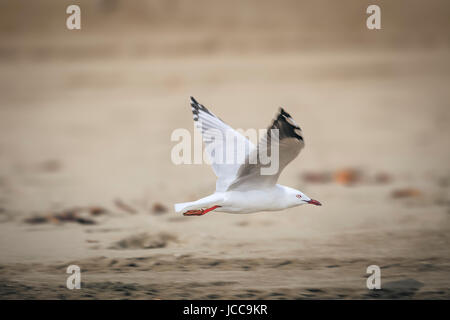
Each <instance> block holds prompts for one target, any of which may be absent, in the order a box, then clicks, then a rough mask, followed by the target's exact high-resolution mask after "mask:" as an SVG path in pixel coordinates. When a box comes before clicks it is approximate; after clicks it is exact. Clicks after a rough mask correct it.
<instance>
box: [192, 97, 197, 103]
mask: <svg viewBox="0 0 450 320" xmlns="http://www.w3.org/2000/svg"><path fill="white" fill-rule="evenodd" d="M191 101H192V102H193V103H195V104H198V102H197V100H195V98H194V97H193V96H191Z"/></svg>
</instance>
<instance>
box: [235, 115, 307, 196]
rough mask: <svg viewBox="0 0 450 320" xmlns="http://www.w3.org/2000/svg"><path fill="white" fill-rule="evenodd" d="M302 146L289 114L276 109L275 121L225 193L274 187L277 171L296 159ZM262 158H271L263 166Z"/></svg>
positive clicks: (296, 126) (298, 130)
mask: <svg viewBox="0 0 450 320" xmlns="http://www.w3.org/2000/svg"><path fill="white" fill-rule="evenodd" d="M304 146H305V143H304V140H303V134H302V130H301V129H300V127H299V126H298V125H297V124H296V123H295V121H294V120H293V119H292V117H291V116H290V115H289V113H287V112H286V111H284V110H283V109H282V108H280V111H279V113H278V115H277V117H276V118H275V120H273V122H272V124H271V125H270V127H269V128H268V129H267V132H266V134H265V135H264V136H263V137H262V138H261V140H260V141H259V143H258V148H257V149H255V150H254V151H253V152H252V153H251V154H249V156H248V158H247V160H246V162H245V163H244V164H242V166H241V167H240V168H239V171H238V174H237V176H236V180H235V181H233V183H232V184H231V185H230V187H229V188H228V190H249V189H255V188H263V187H269V186H272V185H275V184H276V183H277V180H278V177H279V176H280V173H281V171H282V170H283V169H284V168H285V167H286V166H287V165H288V164H289V162H291V161H292V160H294V159H295V157H297V155H298V154H299V153H300V151H301V150H302V149H303V147H304ZM276 148H277V150H278V157H277V154H276ZM262 155H267V158H268V159H270V158H271V162H270V163H269V164H263V163H267V161H262V160H263V159H262V158H261V156H262ZM251 159H253V163H254V164H252V160H251ZM273 161H278V162H277V163H274V162H273ZM277 164H278V165H277Z"/></svg>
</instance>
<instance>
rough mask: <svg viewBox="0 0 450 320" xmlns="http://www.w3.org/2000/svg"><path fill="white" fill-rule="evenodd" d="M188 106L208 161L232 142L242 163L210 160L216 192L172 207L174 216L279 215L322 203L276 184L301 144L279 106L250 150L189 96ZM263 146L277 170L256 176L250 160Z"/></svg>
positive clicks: (243, 139)
mask: <svg viewBox="0 0 450 320" xmlns="http://www.w3.org/2000/svg"><path fill="white" fill-rule="evenodd" d="M191 106H192V113H193V117H194V123H195V126H196V128H197V129H198V130H200V132H201V133H202V138H203V142H204V143H205V149H206V150H207V154H208V155H209V157H210V159H214V156H215V155H216V154H217V153H218V151H220V150H218V148H223V146H224V145H227V144H228V143H229V142H230V141H226V140H227V139H228V140H231V139H233V140H234V141H237V143H238V144H239V143H240V144H241V145H243V146H245V161H244V162H243V163H240V162H238V161H235V162H233V163H227V162H226V163H223V161H222V162H220V161H211V162H212V163H211V165H212V168H213V170H214V173H215V174H216V176H217V181H216V191H215V192H214V193H213V194H212V195H209V196H207V197H204V198H201V199H199V200H196V201H192V202H184V203H177V204H175V206H174V207H175V212H177V213H181V212H182V213H183V215H185V216H202V215H204V214H205V213H208V212H211V211H213V210H215V211H216V212H227V213H253V212H261V211H279V210H283V209H287V208H292V207H296V206H300V205H303V204H306V203H307V204H312V205H316V206H321V205H322V204H321V203H320V202H319V201H317V200H314V199H311V198H310V197H308V196H307V195H306V194H304V193H303V192H301V191H299V190H296V189H293V188H290V187H287V186H283V185H280V184H277V180H278V177H279V176H280V173H281V171H282V170H283V169H284V168H285V167H286V166H287V165H288V164H289V163H290V162H291V161H292V160H294V159H295V158H296V157H297V155H298V154H299V153H300V151H301V150H302V149H303V147H304V145H305V144H304V140H303V134H302V130H301V129H300V127H299V126H298V125H297V124H296V123H295V121H294V120H293V119H292V117H291V116H290V115H289V113H287V112H286V111H285V110H284V109H283V108H280V110H279V112H278V114H277V116H276V117H275V119H274V120H273V121H272V123H271V125H270V126H269V128H268V129H267V130H266V131H265V134H264V135H263V136H262V137H261V139H260V141H259V142H258V145H257V146H255V145H254V144H253V143H252V142H251V141H250V140H248V139H247V138H246V137H245V136H244V135H242V134H240V133H239V132H238V131H236V130H234V129H233V128H231V127H230V126H228V125H227V124H225V122H223V121H222V120H220V119H219V118H218V117H216V116H215V115H214V114H213V113H212V112H211V111H209V110H208V109H207V108H206V107H205V106H203V105H202V104H200V103H198V102H197V100H195V99H194V98H193V97H191ZM214 133H216V134H214ZM217 133H218V134H217ZM218 142H220V143H218ZM269 146H270V148H272V147H276V148H278V155H279V160H278V163H279V164H278V170H277V172H275V173H274V174H262V170H261V169H262V168H264V165H263V164H262V163H261V162H259V163H258V162H257V161H256V163H252V162H255V161H250V159H257V157H258V155H259V154H258V152H261V150H266V149H269ZM270 150H273V149H270ZM226 151H227V150H225V151H224V152H226ZM229 152H236V151H235V150H233V151H229Z"/></svg>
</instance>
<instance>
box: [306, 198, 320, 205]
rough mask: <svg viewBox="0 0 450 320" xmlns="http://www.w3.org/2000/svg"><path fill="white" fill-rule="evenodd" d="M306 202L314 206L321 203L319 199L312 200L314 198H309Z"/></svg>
mask: <svg viewBox="0 0 450 320" xmlns="http://www.w3.org/2000/svg"><path fill="white" fill-rule="evenodd" d="M308 203H309V204H313V205H315V206H321V205H322V204H321V203H320V202H319V201H317V200H314V199H311V200H309V201H308Z"/></svg>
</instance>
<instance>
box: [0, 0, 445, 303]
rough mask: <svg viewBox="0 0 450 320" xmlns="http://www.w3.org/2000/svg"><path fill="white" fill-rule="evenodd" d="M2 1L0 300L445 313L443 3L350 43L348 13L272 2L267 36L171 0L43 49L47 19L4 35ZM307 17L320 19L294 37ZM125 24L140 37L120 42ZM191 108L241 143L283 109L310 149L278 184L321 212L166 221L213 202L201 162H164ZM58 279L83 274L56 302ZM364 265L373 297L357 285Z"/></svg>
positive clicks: (211, 183) (48, 35)
mask: <svg viewBox="0 0 450 320" xmlns="http://www.w3.org/2000/svg"><path fill="white" fill-rule="evenodd" d="M8 3H9V4H10V5H5V10H4V11H2V14H4V15H5V19H4V20H3V22H2V26H3V28H2V32H1V36H2V42H1V44H0V70H1V72H0V299H328V298H330V299H378V298H387V299H411V298H412V299H450V251H449V249H448V248H449V245H450V150H449V141H450V126H449V125H448V124H449V121H450V106H449V101H450V91H449V90H448V89H449V84H450V63H449V61H450V43H449V42H448V39H447V38H446V35H447V36H448V30H449V29H448V27H449V22H448V21H444V20H443V18H442V16H441V15H440V11H441V10H440V9H439V8H440V7H442V6H444V7H445V8H448V5H446V4H444V2H439V1H434V2H433V3H435V6H430V7H429V9H428V10H429V12H428V14H430V16H427V19H424V20H421V21H420V22H419V25H418V26H416V28H417V30H419V28H420V30H421V32H416V33H414V34H413V35H411V33H408V30H409V29H408V28H407V27H405V24H402V21H404V20H402V19H401V14H400V13H401V10H400V8H399V7H397V6H396V5H395V4H393V5H391V7H389V5H387V4H386V6H387V8H388V9H389V8H390V9H391V11H387V12H390V13H391V15H389V14H388V13H387V14H386V20H383V21H385V22H384V24H383V26H384V29H383V31H382V32H384V33H379V34H377V35H374V36H373V37H374V38H373V39H372V40H373V41H372V42H371V41H370V39H367V37H369V36H371V34H369V33H368V32H369V31H367V30H365V31H361V32H353V33H352V32H351V30H354V29H352V28H353V27H354V26H356V27H358V26H359V27H358V28H364V20H362V21H363V22H362V23H360V21H359V20H358V18H357V17H359V16H358V14H357V13H355V12H356V11H357V9H358V8H363V9H362V10H363V11H362V12H364V4H358V6H356V7H352V6H353V5H355V4H356V2H355V1H353V2H352V1H347V2H346V8H347V9H348V10H347V11H345V12H346V14H343V15H342V16H341V17H342V18H345V19H346V20H345V21H346V23H345V24H343V23H342V24H340V23H339V19H338V18H335V20H333V18H330V19H331V20H330V19H328V23H330V24H331V23H332V22H333V21H334V22H335V23H337V24H336V25H335V27H334V28H333V30H328V29H326V26H327V25H328V24H326V23H325V22H324V20H326V19H325V18H323V16H320V14H321V11H320V10H319V9H317V8H316V7H314V6H311V7H304V8H303V9H304V10H300V9H299V10H300V11H299V12H302V13H299V17H304V19H299V20H300V22H297V20H296V18H295V15H293V14H292V13H289V12H290V11H291V10H290V9H292V8H294V7H292V6H294V4H293V3H292V2H287V3H286V5H285V7H283V8H284V9H277V10H275V13H274V16H273V17H272V18H271V19H273V20H270V19H269V20H268V22H267V23H268V24H269V26H270V28H269V27H268V28H267V32H265V31H264V30H266V29H264V30H263V31H261V27H260V26H259V24H258V23H259V22H261V21H262V20H264V17H267V16H268V15H269V13H268V12H270V6H269V5H267V6H266V5H262V7H261V8H260V10H261V11H260V12H259V13H246V12H247V11H246V10H242V11H238V13H239V12H240V13H241V14H242V15H244V16H247V17H250V18H249V19H248V20H247V19H243V18H242V17H241V16H240V15H239V14H238V13H236V12H234V11H231V9H230V10H228V9H227V8H229V7H227V6H226V5H225V4H222V5H223V6H224V8H222V9H220V8H219V9H217V8H215V9H214V8H213V7H211V6H208V7H207V8H206V9H205V13H204V15H205V16H207V17H208V18H204V19H203V20H200V21H197V20H195V19H194V21H197V24H195V23H194V22H193V23H192V24H190V23H188V22H189V21H190V20H189V19H188V17H192V12H191V11H190V10H191V9H189V10H188V9H186V8H185V7H184V6H183V5H182V4H179V3H178V2H176V1H173V2H172V1H170V3H172V4H173V5H174V6H175V8H177V9H176V10H175V9H173V8H172V9H171V8H169V9H167V8H162V9H161V8H160V7H158V8H159V9H158V10H159V11H157V12H158V15H157V16H159V15H163V14H164V12H165V11H164V10H169V11H170V10H172V11H170V12H175V13H174V14H173V16H172V19H169V20H167V21H166V20H164V21H163V22H161V21H160V20H159V19H157V18H155V19H154V20H151V19H150V20H151V21H152V23H149V25H146V26H145V27H142V26H139V25H138V24H139V21H140V20H139V19H138V18H136V19H132V18H133V14H137V13H136V12H135V11H134V10H131V9H130V10H131V11H126V10H119V9H120V8H125V7H127V6H126V5H125V4H123V3H122V2H119V3H120V4H121V5H120V6H119V9H117V10H118V11H117V12H118V13H114V12H113V13H111V15H108V16H106V15H105V16H101V15H99V16H98V17H103V18H102V19H105V20H107V21H108V22H105V25H102V24H101V23H100V22H98V20H96V22H95V23H94V22H92V23H89V22H85V25H84V27H83V28H84V29H82V30H81V31H80V32H78V33H76V34H73V33H71V32H70V31H67V30H64V28H63V29H62V30H60V31H51V32H48V30H53V28H54V26H56V25H57V23H58V22H57V19H56V18H55V16H56V17H57V15H56V14H55V13H54V12H58V10H59V7H56V8H54V11H51V14H49V17H52V18H49V19H48V22H47V24H46V25H41V24H39V23H38V22H36V21H34V22H30V25H28V26H27V27H25V26H22V27H20V28H19V27H17V28H13V27H12V26H14V23H13V22H14V19H15V18H17V14H18V13H17V12H18V9H17V7H15V5H13V2H8ZM43 3H46V4H47V7H45V6H43V8H44V7H45V8H49V7H51V6H50V5H49V2H47V1H43ZM81 3H82V5H81V6H82V7H83V3H84V2H83V1H81ZM148 3H151V4H152V5H155V3H158V2H156V1H149V2H148ZM264 3H265V2H264ZM155 6H156V5H155ZM230 6H231V4H230ZM86 7H87V9H88V10H87V13H86V16H88V17H89V16H90V17H92V16H94V13H95V12H96V11H95V12H94V11H92V10H91V9H92V7H90V6H89V5H88V4H86ZM152 8H153V7H152ZM308 8H309V9H310V10H312V12H313V13H312V17H316V16H315V15H314V14H317V15H318V16H317V18H319V17H322V18H323V19H317V20H313V18H312V17H310V18H309V19H310V20H308V18H307V17H308V16H309V15H308V14H307V12H306V9H308ZM349 8H353V9H349ZM295 9H296V10H297V9H298V8H297V7H295ZM40 10H44V9H42V8H41V9H40ZM62 10H63V11H62V12H63V13H64V9H62ZM186 10H187V11H186ZM248 10H250V9H248ZM292 10H293V9H292ZM358 10H359V9H358ZM408 10H410V12H409V13H410V16H411V17H414V16H415V14H418V13H417V12H418V11H419V9H417V12H416V9H414V8H409V9H408ZM430 10H431V11H430ZM5 12H6V13H8V12H9V14H6V13H5ZM40 12H41V11H38V12H37V14H36V17H39V16H41V15H40V14H39V13H40ZM93 12H94V13H93ZM124 12H125V13H124ZM127 12H128V13H127ZM130 12H131V13H130ZM151 12H153V11H151ZM430 12H431V13H430ZM13 13H15V14H16V15H14V14H13ZM219 13H220V14H219ZM394 13H395V17H400V18H399V20H395V19H394V18H393V16H394ZM23 14H24V15H25V16H26V13H23ZM42 14H43V13H42ZM142 14H144V13H142ZM227 14H228V15H227ZM431 14H434V15H433V16H431ZM222 15H223V17H222ZM6 16H8V17H9V18H6ZM363 16H364V15H363ZM63 17H64V15H63ZM114 17H116V18H117V19H116V20H114V19H115V18H114ZM180 17H181V18H180ZM183 17H184V18H183ZM214 17H216V18H217V17H218V18H217V19H214ZM227 17H228V18H227ZM252 17H253V18H252ZM283 17H284V18H283ZM432 17H435V20H434V22H433V21H432ZM232 18H233V19H235V20H233V19H232ZM294 18H295V19H294ZM35 19H37V18H35ZM99 19H100V18H99ZM127 19H128V20H127ZM183 19H184V20H183ZM227 19H228V20H227ZM129 20H132V21H134V23H135V24H137V26H136V25H134V24H133V23H132V22H129V26H128V27H127V28H124V29H121V28H119V26H120V25H121V23H122V24H123V23H124V21H129ZM87 21H89V20H87ZM224 21H225V22H224ZM227 21H228V22H227ZM230 21H231V22H233V21H235V22H236V24H237V26H236V27H235V28H236V29H239V28H241V29H242V31H241V32H236V30H235V31H234V32H232V31H230V28H228V27H227V26H229V24H230V23H231V22H230ZM243 21H245V23H244V22H243ZM314 21H322V22H317V23H316V24H315V25H314ZM336 21H337V22H336ZM398 21H400V22H398ZM394 22H395V23H394ZM33 23H34V25H35V26H37V27H36V28H35V29H33V30H32V31H30V30H31V29H32V28H31V26H32V25H33ZM108 23H109V24H108ZM221 23H223V25H222V24H221ZM308 23H309V24H308ZM231 24H232V23H231ZM310 24H313V26H314V27H311V28H310V29H307V26H308V25H310ZM360 24H361V25H360ZM184 25H189V26H190V27H189V28H186V29H184V28H183V26H184ZM108 26H109V27H111V28H109V27H108ZM300 26H303V27H304V29H300ZM209 27H210V28H209ZM58 30H59V29H58ZM312 30H315V32H313V31H312ZM349 30H350V31H349ZM358 30H359V29H358ZM83 32H84V33H83ZM380 32H381V31H380ZM430 34H432V35H433V36H432V37H430V36H429V35H430ZM308 39H310V41H309V42H308V41H307V40H308ZM445 39H447V40H445ZM341 40H342V41H341ZM191 95H192V96H195V97H196V98H197V99H198V100H199V101H200V102H201V103H203V104H204V105H205V106H207V107H209V108H211V110H213V111H214V113H215V114H217V115H218V116H219V117H220V118H221V119H223V120H224V121H225V122H227V123H228V124H229V125H231V126H232V127H234V128H242V129H248V128H256V129H263V128H266V127H267V126H268V124H269V123H270V121H271V119H272V118H273V117H274V115H275V113H276V111H277V109H278V108H279V107H280V106H283V107H284V108H285V109H286V110H287V111H288V112H289V113H290V114H291V115H292V116H293V117H294V119H295V120H296V121H297V122H298V124H299V125H300V126H301V127H302V129H303V132H304V135H305V143H306V147H305V149H304V150H303V151H302V152H301V154H300V156H299V157H298V158H297V159H296V160H294V161H293V162H292V163H291V164H290V165H289V166H288V167H287V168H286V169H285V171H283V173H282V175H281V177H280V180H279V183H281V184H284V185H287V186H291V187H293V188H298V189H300V190H302V191H304V192H305V193H306V194H308V195H310V196H312V197H314V198H315V199H317V200H319V201H320V202H322V204H323V206H321V207H315V206H301V207H297V208H292V209H288V210H285V211H282V212H275V213H267V212H266V213H265V212H262V213H256V214H248V215H232V214H226V213H216V212H211V213H208V214H206V215H205V216H202V217H185V216H182V215H180V214H176V213H175V212H174V210H173V204H174V203H177V202H184V201H192V200H196V199H198V198H201V197H203V196H206V195H208V194H210V193H212V192H213V191H214V188H215V176H214V173H213V171H212V170H211V168H210V167H209V166H208V165H206V164H204V165H175V164H173V163H172V161H171V158H170V154H171V149H172V148H173V146H174V145H175V144H176V143H175V142H173V141H171V139H170V136H171V133H172V132H173V130H175V129H177V128H186V129H188V130H189V131H190V132H193V130H194V127H193V122H192V115H191V108H190V106H189V96H191ZM69 265H78V266H79V267H80V268H81V279H82V284H81V289H80V290H69V289H67V288H66V280H67V277H68V276H69V274H67V273H66V269H67V267H68V266H69ZM370 265H378V266H379V267H380V269H381V286H382V290H368V289H367V287H366V279H367V277H368V274H367V273H366V269H367V267H368V266H370Z"/></svg>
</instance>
